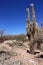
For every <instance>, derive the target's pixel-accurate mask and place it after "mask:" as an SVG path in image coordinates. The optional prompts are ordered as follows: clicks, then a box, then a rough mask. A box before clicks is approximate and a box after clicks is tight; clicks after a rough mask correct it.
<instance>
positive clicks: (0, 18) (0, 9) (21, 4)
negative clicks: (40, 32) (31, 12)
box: [0, 0, 43, 35]
mask: <svg viewBox="0 0 43 65" xmlns="http://www.w3.org/2000/svg"><path fill="white" fill-rule="evenodd" d="M31 3H33V4H34V8H35V14H36V21H37V23H38V25H39V27H40V24H41V22H43V0H0V30H5V31H6V33H7V34H10V35H12V34H14V35H15V34H24V33H26V18H27V17H26V16H27V15H26V8H29V7H30V4H31ZM31 18H32V17H31ZM30 20H31V21H32V19H30Z"/></svg>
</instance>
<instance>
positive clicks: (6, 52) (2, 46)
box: [0, 40, 43, 65]
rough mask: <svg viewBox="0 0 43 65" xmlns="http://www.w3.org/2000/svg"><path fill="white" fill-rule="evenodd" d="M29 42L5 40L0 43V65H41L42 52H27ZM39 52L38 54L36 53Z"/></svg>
mask: <svg viewBox="0 0 43 65" xmlns="http://www.w3.org/2000/svg"><path fill="white" fill-rule="evenodd" d="M27 49H28V50H29V41H25V42H23V41H17V40H6V41H4V42H3V43H0V65H43V56H41V54H43V52H41V51H40V50H35V51H36V52H37V53H36V54H35V55H32V54H30V53H29V52H27ZM38 52H39V53H38Z"/></svg>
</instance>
